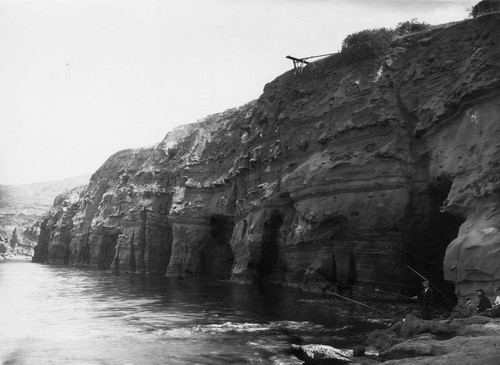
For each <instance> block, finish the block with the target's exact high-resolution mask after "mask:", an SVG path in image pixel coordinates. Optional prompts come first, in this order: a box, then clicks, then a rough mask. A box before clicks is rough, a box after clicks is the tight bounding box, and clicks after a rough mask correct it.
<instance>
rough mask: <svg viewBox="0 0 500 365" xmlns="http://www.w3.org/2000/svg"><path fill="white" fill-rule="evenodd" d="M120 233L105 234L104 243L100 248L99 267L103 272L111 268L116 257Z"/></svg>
mask: <svg viewBox="0 0 500 365" xmlns="http://www.w3.org/2000/svg"><path fill="white" fill-rule="evenodd" d="M118 236H119V234H118V233H113V234H107V233H105V234H103V237H102V242H101V245H100V247H99V261H98V263H97V267H98V268H99V269H102V270H107V269H109V268H110V267H111V264H112V263H113V259H114V257H115V247H116V243H117V242H118Z"/></svg>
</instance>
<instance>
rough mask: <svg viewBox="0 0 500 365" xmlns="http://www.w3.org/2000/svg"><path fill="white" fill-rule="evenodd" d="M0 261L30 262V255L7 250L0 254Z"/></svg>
mask: <svg viewBox="0 0 500 365" xmlns="http://www.w3.org/2000/svg"><path fill="white" fill-rule="evenodd" d="M1 261H29V262H31V256H27V255H19V254H15V253H12V252H7V253H4V254H0V262H1Z"/></svg>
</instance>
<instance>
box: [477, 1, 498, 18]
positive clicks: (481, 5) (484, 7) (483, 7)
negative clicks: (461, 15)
mask: <svg viewBox="0 0 500 365" xmlns="http://www.w3.org/2000/svg"><path fill="white" fill-rule="evenodd" d="M492 11H500V0H483V1H480V2H478V3H477V4H476V5H474V6H473V7H472V8H470V9H469V15H470V16H471V17H473V18H475V17H478V16H479V15H481V14H486V13H489V12H492Z"/></svg>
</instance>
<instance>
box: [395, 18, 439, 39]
mask: <svg viewBox="0 0 500 365" xmlns="http://www.w3.org/2000/svg"><path fill="white" fill-rule="evenodd" d="M429 27H430V24H428V23H425V22H419V21H418V20H417V18H413V19H412V20H408V21H406V22H401V23H399V24H398V25H397V26H396V29H394V31H395V32H396V34H397V35H406V34H411V33H415V32H420V31H421V30H424V29H427V28H429Z"/></svg>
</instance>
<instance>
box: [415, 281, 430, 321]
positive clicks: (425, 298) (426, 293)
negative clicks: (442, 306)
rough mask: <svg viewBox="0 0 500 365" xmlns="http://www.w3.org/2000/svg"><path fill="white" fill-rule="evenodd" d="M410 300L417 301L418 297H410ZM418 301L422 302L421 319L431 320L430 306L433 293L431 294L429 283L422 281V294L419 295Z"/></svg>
mask: <svg viewBox="0 0 500 365" xmlns="http://www.w3.org/2000/svg"><path fill="white" fill-rule="evenodd" d="M412 299H418V296H414V297H412ZM420 300H421V301H422V319H425V320H429V319H431V310H432V305H433V304H434V293H433V292H432V289H431V287H430V286H429V282H428V281H427V280H424V281H423V282H422V293H421V294H420Z"/></svg>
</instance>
